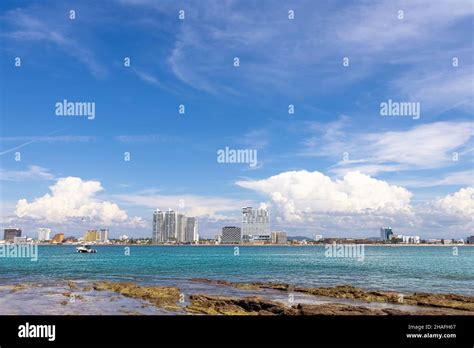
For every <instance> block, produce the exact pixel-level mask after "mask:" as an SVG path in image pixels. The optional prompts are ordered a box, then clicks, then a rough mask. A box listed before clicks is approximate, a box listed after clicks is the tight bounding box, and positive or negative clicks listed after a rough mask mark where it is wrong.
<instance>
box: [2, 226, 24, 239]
mask: <svg viewBox="0 0 474 348" xmlns="http://www.w3.org/2000/svg"><path fill="white" fill-rule="evenodd" d="M15 237H21V228H13V227H9V228H4V229H3V239H4V240H5V241H8V242H13V239H14V238H15Z"/></svg>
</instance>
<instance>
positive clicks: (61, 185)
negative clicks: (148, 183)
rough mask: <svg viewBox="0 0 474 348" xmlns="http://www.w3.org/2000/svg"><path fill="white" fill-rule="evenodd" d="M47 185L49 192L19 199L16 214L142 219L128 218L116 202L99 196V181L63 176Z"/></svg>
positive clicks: (112, 220) (65, 218) (109, 220)
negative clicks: (27, 198) (31, 197)
mask: <svg viewBox="0 0 474 348" xmlns="http://www.w3.org/2000/svg"><path fill="white" fill-rule="evenodd" d="M49 188H50V190H51V193H46V194H45V195H44V196H42V197H39V198H36V199H35V200H33V201H32V202H28V201H27V200H26V199H20V200H19V201H18V203H17V205H16V210H15V214H16V215H17V216H18V217H20V218H32V219H35V220H42V221H45V222H52V223H64V222H67V221H69V220H72V219H77V218H80V219H87V220H90V221H98V222H102V223H105V224H113V223H139V222H140V220H141V219H140V218H138V219H137V218H132V219H130V218H129V217H128V216H127V213H126V212H125V211H124V210H122V209H120V208H119V206H118V205H117V204H115V203H112V202H108V201H103V200H100V199H98V198H97V197H96V195H97V193H98V192H100V191H102V190H103V187H102V185H101V183H100V182H99V181H93V180H90V181H84V180H82V179H81V178H78V177H66V178H60V179H58V180H57V182H56V183H55V184H54V185H52V186H50V187H49Z"/></svg>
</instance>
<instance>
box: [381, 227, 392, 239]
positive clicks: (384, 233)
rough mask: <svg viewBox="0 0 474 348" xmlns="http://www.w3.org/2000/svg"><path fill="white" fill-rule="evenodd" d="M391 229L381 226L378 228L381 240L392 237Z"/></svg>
mask: <svg viewBox="0 0 474 348" xmlns="http://www.w3.org/2000/svg"><path fill="white" fill-rule="evenodd" d="M392 236H393V231H392V228H391V227H382V228H381V229H380V239H381V240H382V241H388V240H390V239H392Z"/></svg>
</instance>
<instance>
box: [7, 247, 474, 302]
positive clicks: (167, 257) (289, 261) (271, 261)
mask: <svg viewBox="0 0 474 348" xmlns="http://www.w3.org/2000/svg"><path fill="white" fill-rule="evenodd" d="M93 247H94V248H95V249H97V253H95V254H78V253H76V250H75V248H76V247H75V246H73V245H40V246H38V255H37V260H36V261H32V260H31V259H29V258H18V257H16V258H15V257H0V285H7V284H18V283H36V284H47V283H51V282H54V281H64V280H79V281H81V280H87V281H89V280H92V281H95V280H111V281H135V282H138V283H141V284H148V285H161V284H165V285H175V286H179V285H180V284H187V286H188V287H189V286H192V285H189V284H193V283H190V280H191V279H193V278H208V279H216V280H227V281H232V282H257V281H259V282H281V283H288V284H294V285H297V286H305V287H322V286H336V285H344V284H349V285H353V286H356V287H360V288H363V289H366V290H390V291H397V292H402V293H412V292H430V293H455V294H463V295H474V247H470V246H457V247H456V248H457V249H455V248H454V247H449V246H368V245H366V246H365V247H364V257H363V259H361V258H357V257H328V255H327V252H326V251H327V250H326V249H325V247H324V246H239V247H237V248H236V247H234V246H135V245H98V246H93Z"/></svg>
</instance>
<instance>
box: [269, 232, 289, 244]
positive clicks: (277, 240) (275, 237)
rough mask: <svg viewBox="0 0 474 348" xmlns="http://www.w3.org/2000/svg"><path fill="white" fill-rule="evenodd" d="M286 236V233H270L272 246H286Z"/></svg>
mask: <svg viewBox="0 0 474 348" xmlns="http://www.w3.org/2000/svg"><path fill="white" fill-rule="evenodd" d="M287 243H288V236H287V235H286V232H272V244H287Z"/></svg>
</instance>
